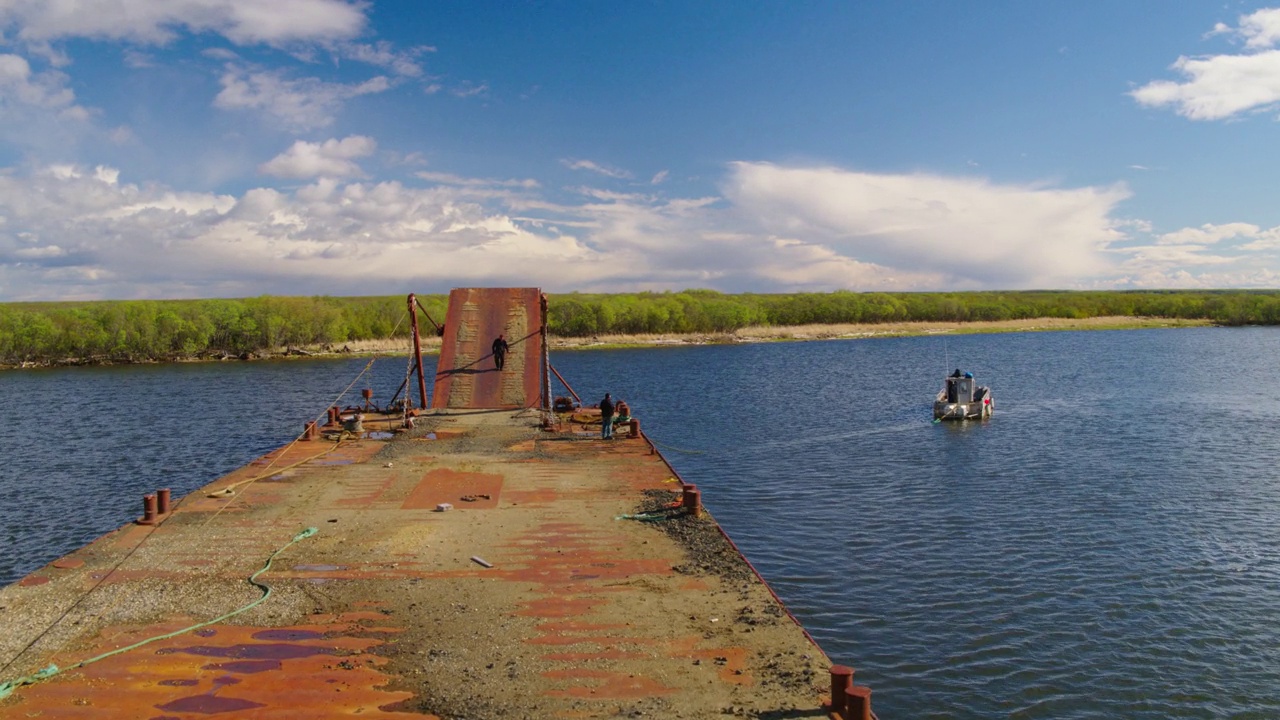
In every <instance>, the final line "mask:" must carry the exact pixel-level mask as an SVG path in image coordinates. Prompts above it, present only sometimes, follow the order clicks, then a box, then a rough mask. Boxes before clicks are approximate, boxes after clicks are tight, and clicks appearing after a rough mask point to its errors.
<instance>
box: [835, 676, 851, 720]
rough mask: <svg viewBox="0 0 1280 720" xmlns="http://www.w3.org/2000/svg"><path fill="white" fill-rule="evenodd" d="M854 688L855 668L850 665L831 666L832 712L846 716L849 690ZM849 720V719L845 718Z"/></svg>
mask: <svg viewBox="0 0 1280 720" xmlns="http://www.w3.org/2000/svg"><path fill="white" fill-rule="evenodd" d="M851 687H853V668H851V667H849V666H848V665H832V666H831V711H832V712H838V713H840V714H841V716H844V715H845V713H846V712H847V708H848V707H849V688H851ZM845 720H848V718H845Z"/></svg>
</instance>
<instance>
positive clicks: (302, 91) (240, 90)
mask: <svg viewBox="0 0 1280 720" xmlns="http://www.w3.org/2000/svg"><path fill="white" fill-rule="evenodd" d="M221 82H222V91H221V92H219V93H218V96H217V97H216V98H214V101H213V104H214V106H215V107H218V108H222V109H224V110H242V109H245V110H259V111H262V112H264V113H267V114H268V115H272V116H274V117H276V118H278V119H279V120H281V121H282V122H284V123H285V124H286V125H287V126H289V127H291V128H295V129H298V130H308V129H313V128H318V127H324V126H326V125H329V124H331V123H333V121H334V116H335V115H336V114H337V112H338V111H339V110H340V109H341V107H342V104H343V103H344V102H345V101H347V100H349V99H351V98H354V97H358V96H360V95H367V94H370V93H380V92H384V91H386V90H388V89H389V88H390V87H391V83H390V81H388V80H387V79H386V78H385V77H381V76H379V77H375V78H372V79H370V80H366V81H365V82H362V83H358V84H355V85H344V84H341V83H328V82H324V81H322V80H319V79H316V78H301V79H293V78H290V77H288V76H287V75H286V74H285V73H283V72H280V71H266V70H263V71H256V72H255V71H250V70H246V69H243V68H239V67H234V66H231V67H228V68H227V71H226V72H225V73H223V75H222V78H221Z"/></svg>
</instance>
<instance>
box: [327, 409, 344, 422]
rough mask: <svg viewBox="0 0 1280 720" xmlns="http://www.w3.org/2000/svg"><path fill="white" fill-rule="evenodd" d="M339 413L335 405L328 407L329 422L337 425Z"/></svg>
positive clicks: (339, 417) (339, 418)
mask: <svg viewBox="0 0 1280 720" xmlns="http://www.w3.org/2000/svg"><path fill="white" fill-rule="evenodd" d="M341 415H342V413H340V412H338V408H337V407H336V406H335V407H331V408H329V424H330V425H337V424H338V422H339V421H340V420H341Z"/></svg>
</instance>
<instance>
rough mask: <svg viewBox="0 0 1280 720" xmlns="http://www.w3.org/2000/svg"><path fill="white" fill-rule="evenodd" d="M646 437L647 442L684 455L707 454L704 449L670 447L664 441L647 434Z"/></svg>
mask: <svg viewBox="0 0 1280 720" xmlns="http://www.w3.org/2000/svg"><path fill="white" fill-rule="evenodd" d="M648 437H649V442H651V443H653V444H654V445H657V446H658V447H660V448H662V449H663V450H670V451H672V452H678V453H684V454H685V455H706V454H707V451H706V450H683V449H681V448H678V447H672V446H670V445H668V444H666V443H660V442H658V441H657V440H654V439H653V437H652V436H648Z"/></svg>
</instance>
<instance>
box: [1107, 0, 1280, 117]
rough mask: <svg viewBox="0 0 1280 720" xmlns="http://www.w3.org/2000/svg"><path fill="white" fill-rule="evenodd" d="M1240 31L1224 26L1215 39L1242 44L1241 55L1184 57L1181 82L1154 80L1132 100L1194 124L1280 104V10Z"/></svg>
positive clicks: (1248, 21) (1249, 20)
mask: <svg viewBox="0 0 1280 720" xmlns="http://www.w3.org/2000/svg"><path fill="white" fill-rule="evenodd" d="M1239 23H1240V24H1239V27H1236V28H1231V27H1229V26H1226V25H1224V24H1222V23H1219V24H1218V25H1217V26H1215V28H1214V32H1213V33H1211V35H1229V36H1231V37H1233V38H1235V39H1237V40H1240V41H1243V44H1244V52H1242V53H1237V54H1221V55H1205V56H1198V57H1187V56H1183V57H1179V58H1178V59H1177V60H1176V61H1175V62H1174V63H1173V65H1172V68H1171V69H1172V70H1174V71H1176V72H1177V73H1179V74H1181V75H1182V76H1183V78H1184V80H1183V81H1182V82H1177V81H1172V80H1154V81H1152V82H1149V83H1147V84H1145V85H1143V86H1141V87H1139V88H1137V89H1135V90H1133V91H1132V92H1130V93H1129V94H1130V96H1132V97H1133V98H1134V100H1136V101H1137V102H1138V103H1139V104H1141V105H1145V106H1147V107H1157V108H1163V107H1171V108H1173V110H1174V111H1175V112H1177V114H1179V115H1181V116H1183V117H1186V118H1189V119H1191V120H1222V119H1226V118H1231V117H1235V116H1237V115H1240V114H1241V113H1245V112H1249V111H1257V110H1267V109H1270V108H1272V107H1273V106H1274V105H1275V104H1276V103H1277V102H1278V101H1280V50H1277V49H1275V45H1276V42H1277V40H1280V9H1276V8H1264V9H1261V10H1258V11H1256V12H1254V13H1251V14H1249V15H1244V16H1242V17H1241V18H1240V20H1239Z"/></svg>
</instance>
